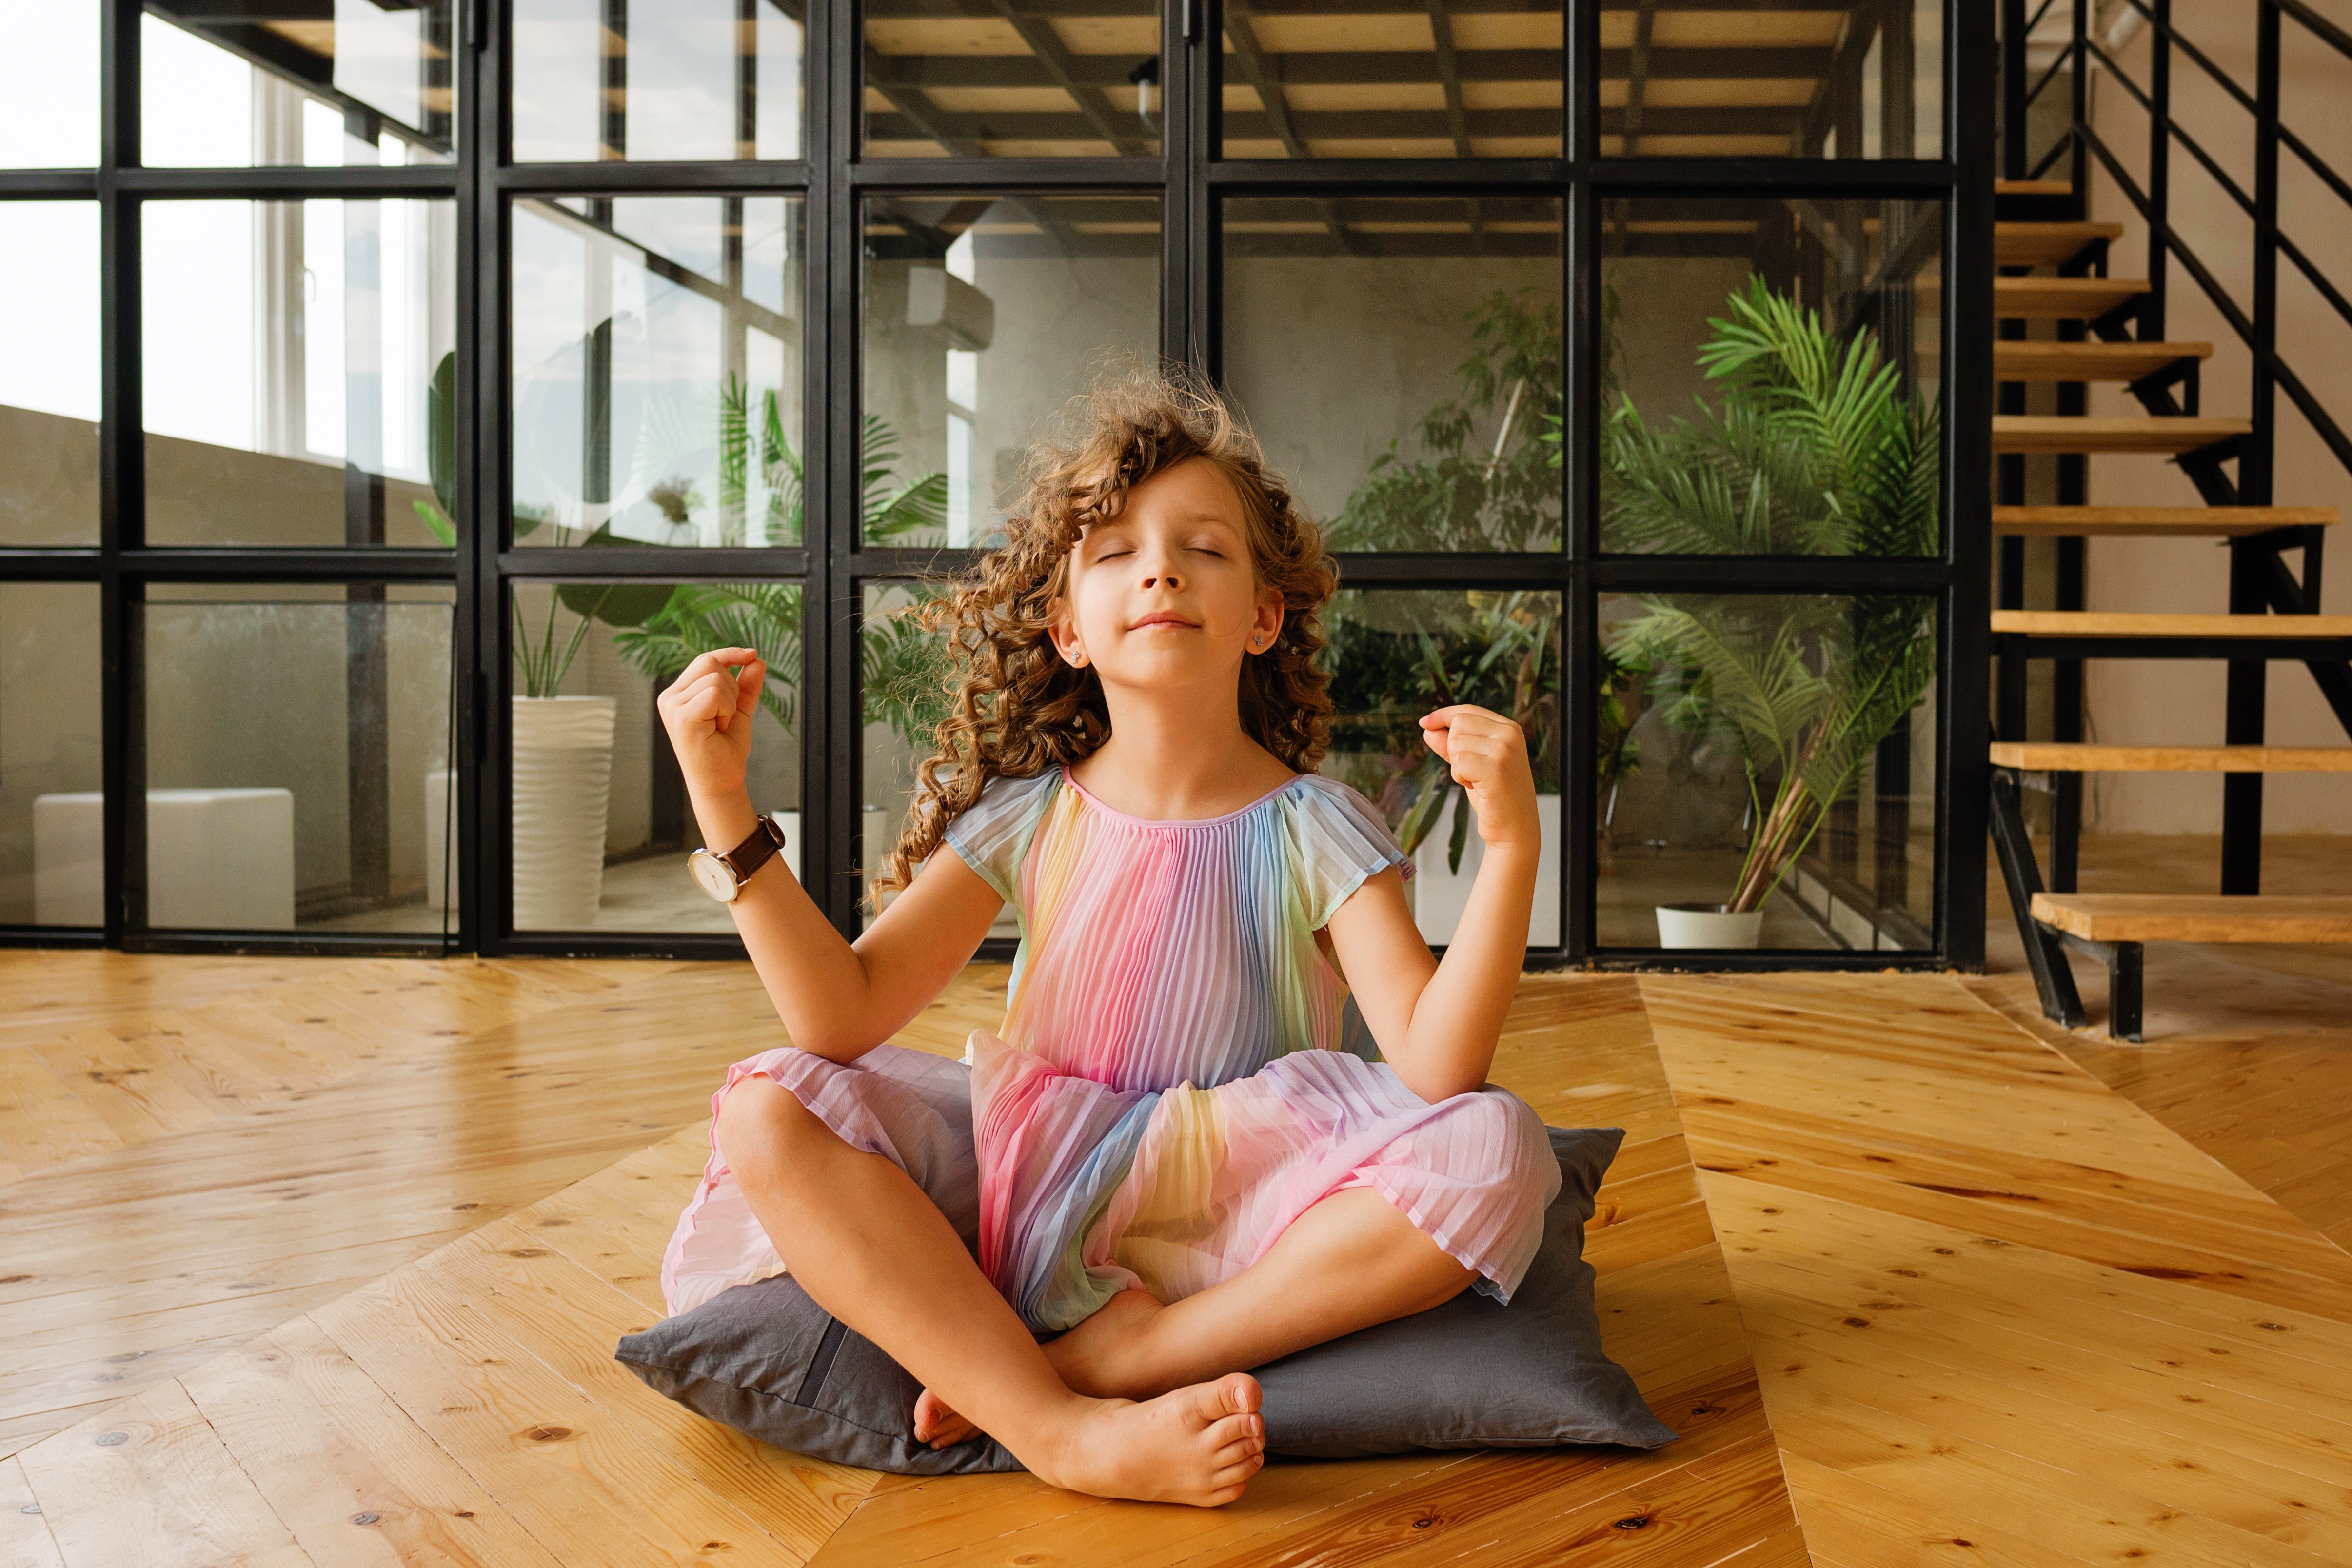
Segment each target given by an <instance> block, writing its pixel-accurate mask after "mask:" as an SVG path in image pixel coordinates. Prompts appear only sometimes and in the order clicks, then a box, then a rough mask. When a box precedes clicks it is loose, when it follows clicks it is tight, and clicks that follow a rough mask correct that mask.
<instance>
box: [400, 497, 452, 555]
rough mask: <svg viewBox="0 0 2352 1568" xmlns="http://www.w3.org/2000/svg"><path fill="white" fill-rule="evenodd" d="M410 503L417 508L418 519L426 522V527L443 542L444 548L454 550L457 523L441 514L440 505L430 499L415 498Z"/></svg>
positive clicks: (442, 546)
mask: <svg viewBox="0 0 2352 1568" xmlns="http://www.w3.org/2000/svg"><path fill="white" fill-rule="evenodd" d="M408 504H409V505H411V506H413V507H415V509H416V517H417V521H420V522H422V523H424V524H425V528H426V529H428V530H430V531H431V532H432V534H433V537H434V538H436V539H437V540H439V541H440V542H441V548H442V549H444V550H452V549H455V548H456V547H457V524H456V523H454V522H451V521H449V520H448V519H447V518H446V517H444V516H443V515H441V509H440V508H439V507H437V506H435V505H434V504H433V503H432V502H431V501H429V500H415V501H411V502H409V503H408Z"/></svg>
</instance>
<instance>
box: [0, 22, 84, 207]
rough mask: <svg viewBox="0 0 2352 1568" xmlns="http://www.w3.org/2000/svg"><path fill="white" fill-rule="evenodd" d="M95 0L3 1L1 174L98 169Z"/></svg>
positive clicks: (0, 129)
mask: <svg viewBox="0 0 2352 1568" xmlns="http://www.w3.org/2000/svg"><path fill="white" fill-rule="evenodd" d="M98 17H99V10H98V0H0V38H6V39H7V40H8V49H7V52H6V53H5V55H0V168H9V169H77V168H88V167H89V166H90V165H91V164H93V163H97V162H98V80H99V63H98V36H99V27H98Z"/></svg>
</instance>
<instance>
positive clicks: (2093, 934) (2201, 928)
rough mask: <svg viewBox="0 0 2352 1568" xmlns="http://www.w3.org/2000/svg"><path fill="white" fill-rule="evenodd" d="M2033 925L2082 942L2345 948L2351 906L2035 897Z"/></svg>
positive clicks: (2203, 898)
mask: <svg viewBox="0 0 2352 1568" xmlns="http://www.w3.org/2000/svg"><path fill="white" fill-rule="evenodd" d="M2033 918H2034V919H2035V920H2037V921H2041V922H2042V924H2044V925H2046V926H2050V927H2052V928H2053V929H2055V930H2058V931H2065V932H2067V933H2068V934H2070V935H2073V936H2079V937H2081V938H2083V939H2084V941H2086V942H2352V899H2330V898H2302V897H2278V896H2270V895H2264V896H2260V897H2255V896H2246V897H2238V898H2230V897H2224V896H2221V895H2219V894H2210V893H2200V894H2184V893H2036V894H2034V895H2033Z"/></svg>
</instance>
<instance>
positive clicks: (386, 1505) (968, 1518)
mask: <svg viewBox="0 0 2352 1568" xmlns="http://www.w3.org/2000/svg"><path fill="white" fill-rule="evenodd" d="M1002 984H1003V971H1001V970H997V971H994V972H989V971H984V970H975V971H974V972H972V975H971V978H970V979H969V980H968V982H967V984H965V985H964V986H962V987H961V988H960V992H959V994H956V995H954V996H951V997H950V998H946V999H943V1001H942V1004H941V1005H938V1006H935V1007H934V1009H932V1011H931V1013H930V1014H929V1015H927V1016H926V1017H925V1018H924V1019H923V1020H921V1021H919V1024H918V1025H917V1026H915V1027H914V1028H912V1029H910V1030H909V1031H908V1033H907V1034H906V1035H904V1036H902V1037H901V1038H902V1040H904V1041H906V1042H907V1043H909V1044H914V1045H918V1046H922V1047H928V1048H934V1049H940V1050H953V1049H957V1048H960V1046H961V1036H962V1034H963V1032H964V1030H965V1029H966V1028H968V1027H969V1026H970V1025H971V1023H972V1022H984V1023H992V1022H994V1021H995V1011H996V1008H997V1006H998V998H999V997H1000V996H1001V990H1000V989H999V988H1001V986H1002ZM704 1028H705V1029H708V1028H709V1026H708V1025H707V1024H706V1025H705V1026H704ZM669 1037H670V1038H671V1039H675V1038H677V1032H676V1031H672V1032H671V1033H670V1035H669ZM708 1076H709V1078H710V1079H713V1080H715V1078H716V1076H717V1075H716V1073H715V1071H713V1072H712V1073H710V1074H709V1075H708ZM1496 1076H1497V1078H1498V1079H1500V1080H1501V1081H1505V1082H1508V1083H1511V1084H1512V1085H1513V1086H1514V1087H1516V1088H1517V1089H1519V1090H1520V1092H1522V1093H1524V1094H1526V1095H1528V1098H1529V1099H1530V1100H1532V1101H1533V1102H1534V1103H1535V1104H1536V1105H1537V1107H1538V1110H1542V1111H1543V1112H1544V1113H1545V1114H1546V1115H1547V1116H1548V1117H1549V1118H1550V1119H1551V1120H1554V1121H1572V1122H1577V1123H1580V1124H1611V1125H1623V1126H1625V1127H1626V1128H1627V1129H1628V1131H1629V1132H1630V1134H1631V1136H1630V1137H1629V1139H1628V1142H1627V1146H1626V1148H1625V1150H1624V1152H1622V1154H1621V1155H1620V1157H1619V1161H1618V1163H1617V1165H1616V1166H1615V1168H1614V1169H1613V1170H1612V1173H1611V1181H1610V1184H1609V1185H1608V1186H1607V1187H1606V1188H1604V1190H1603V1192H1602V1194H1601V1213H1600V1215H1598V1216H1597V1217H1596V1222H1595V1224H1594V1226H1593V1227H1592V1233H1591V1241H1590V1244H1589V1256H1591V1258H1592V1259H1593V1261H1594V1263H1595V1265H1596V1267H1597V1268H1599V1269H1600V1270H1601V1308H1602V1310H1603V1313H1604V1314H1605V1321H1606V1324H1607V1332H1608V1338H1609V1344H1610V1347H1611V1349H1612V1352H1614V1353H1615V1354H1616V1355H1618V1356H1619V1357H1620V1358H1621V1359H1622V1361H1623V1362H1624V1363H1625V1364H1626V1365H1627V1366H1628V1367H1629V1368H1630V1369H1631V1370H1632V1371H1633V1373H1634V1374H1635V1376H1636V1377H1637V1379H1638V1380H1639V1381H1640V1382H1641V1384H1642V1386H1643V1390H1644V1392H1645V1393H1646V1394H1648V1395H1649V1396H1650V1397H1651V1399H1652V1402H1653V1404H1654V1405H1655V1406H1656V1408H1657V1409H1658V1410H1659V1411H1660V1413H1661V1414H1662V1415H1664V1417H1665V1418H1666V1419H1667V1420H1668V1421H1669V1423H1670V1424H1671V1425H1673V1426H1675V1427H1676V1428H1677V1430H1679V1431H1680V1432H1681V1433H1682V1434H1683V1437H1682V1439H1681V1440H1680V1441H1678V1442H1677V1443H1675V1444H1673V1445H1671V1446H1670V1447H1667V1448H1665V1449H1664V1450H1661V1451H1659V1452H1657V1453H1655V1454H1650V1455H1638V1456H1635V1455H1626V1454H1621V1453H1617V1452H1614V1451H1610V1452H1600V1451H1591V1450H1570V1451H1545V1452H1539V1453H1517V1454H1450V1455H1427V1456H1416V1457H1411V1458H1395V1459H1384V1460H1372V1461H1356V1462H1350V1463H1344V1464H1282V1465H1278V1466H1276V1467H1274V1468H1270V1469H1269V1470H1268V1471H1267V1472H1266V1473H1265V1476H1263V1477H1262V1478H1261V1479H1260V1480H1259V1481H1258V1482H1256V1483H1255V1485H1254V1486H1253V1487H1252V1489H1251V1491H1250V1493H1249V1495H1248V1496H1247V1497H1246V1498H1245V1499H1244V1500H1243V1501H1242V1502H1240V1503H1238V1504H1235V1505H1234V1506H1232V1507H1229V1508H1226V1509H1223V1510H1217V1511H1215V1512H1213V1513H1209V1512H1196V1511H1192V1510H1176V1509H1170V1508H1164V1507H1154V1506H1150V1505H1141V1504H1117V1503H1106V1502H1102V1501H1099V1500H1091V1499H1085V1498H1077V1497H1073V1496H1072V1495H1070V1494H1067V1493H1063V1492H1057V1491H1054V1490H1051V1489H1047V1488H1045V1487H1043V1486H1041V1485H1039V1484H1038V1483H1036V1482H1035V1481H1034V1480H1033V1479H1030V1478H1028V1477H1025V1476H1009V1477H978V1478H958V1479H949V1480H937V1481H923V1482H918V1481H910V1480H904V1479H895V1478H882V1477H877V1476H876V1475H873V1474H872V1473H870V1472H864V1471H852V1470H845V1469H842V1468H836V1467H832V1466H827V1465H823V1464H818V1463H815V1462H814V1461H810V1460H807V1459H803V1458H800V1457H798V1456H794V1455H791V1454H786V1453H782V1452H781V1451H778V1450H775V1449H772V1448H767V1447H762V1446H761V1445H759V1444H756V1443H753V1442H751V1441H750V1440H748V1439H745V1438H742V1437H740V1436H736V1435H735V1434H733V1433H730V1432H729V1431H728V1430H726V1429H725V1428H723V1427H719V1426H715V1425H713V1424H711V1423H709V1422H706V1421H703V1420H701V1419H699V1418H698V1417H696V1416H693V1415H689V1414H688V1413H687V1412H686V1411H684V1410H683V1409H681V1408H679V1407H678V1406H676V1405H671V1404H669V1403H668V1402H667V1401H665V1400H663V1399H660V1398H658V1397H657V1396H656V1395H654V1394H651V1393H650V1392H649V1391H647V1390H646V1389H645V1388H644V1387H643V1386H642V1385H641V1384H638V1383H637V1382H636V1381H635V1378H634V1377H632V1376H631V1375H630V1374H629V1373H627V1372H626V1371H625V1369H623V1368H622V1367H620V1366H619V1365H618V1364H617V1363H614V1361H613V1360H612V1345H613V1342H614V1340H615V1339H617V1338H618V1337H619V1336H620V1335H621V1334H623V1333H625V1332H628V1331H632V1330H633V1329H635V1328H639V1327H642V1326H643V1325H645V1324H646V1323H647V1322H649V1321H652V1320H653V1319H654V1318H655V1317H656V1316H657V1315H658V1313H659V1311H660V1305H661V1304H660V1299H659V1294H658V1290H657V1288H656V1281H655V1278H654V1276H655V1266H656V1262H657V1260H658V1256H659V1251H660V1247H661V1245H662V1242H663V1241H664V1240H665V1239H666V1238H667V1235H668V1232H669V1228H670V1226H671V1223H672V1222H673V1221H674V1220H675V1218H676V1215H677V1209H678V1207H679V1205H681V1203H682V1202H683V1201H684V1198H685V1196H686V1194H687V1193H688V1191H689V1190H690V1187H691V1184H692V1181H693V1179H694V1176H695V1173H697V1172H698V1169H699V1167H700V1164H701V1161H702V1158H703V1154H704V1152H705V1151H706V1150H707V1148H708V1130H707V1123H706V1122H702V1121H698V1122H695V1123H693V1124H691V1125H689V1126H688V1127H686V1128H684V1129H683V1130H681V1131H677V1132H676V1133H674V1134H672V1135H671V1136H669V1137H667V1138H665V1139H663V1140H662V1141H660V1142H657V1143H656V1144H654V1145H653V1146H652V1147H650V1148H648V1149H645V1150H643V1151H641V1152H638V1153H635V1154H633V1155H630V1156H628V1157H627V1158H625V1159H623V1160H621V1161H619V1162H617V1163H613V1164H611V1165H610V1166H608V1167H607V1168H606V1169H604V1170H602V1171H600V1172H598V1173H595V1174H593V1175H592V1176H590V1177H588V1178H587V1179H585V1180H583V1181H580V1182H577V1183H575V1184H571V1185H569V1186H566V1187H564V1188H563V1189H562V1190H561V1191H559V1192H556V1193H555V1194H552V1195H551V1196H549V1197H547V1198H544V1199H542V1200H541V1201H539V1202H536V1203H531V1204H528V1205H522V1206H520V1207H518V1208H516V1209H515V1210H514V1211H513V1212H511V1213H509V1214H507V1215H503V1216H502V1217H499V1218H498V1219H496V1220H493V1221H491V1222H489V1223H487V1224H482V1225H480V1226H478V1228H476V1229H474V1230H473V1231H472V1232H471V1233H470V1234H468V1235H467V1236H466V1237H462V1238H461V1239H458V1240H457V1241H454V1242H451V1243H448V1244H447V1245H445V1246H442V1247H438V1248H436V1249H435V1250H433V1251H431V1252H429V1253H426V1254H425V1256H423V1257H421V1258H416V1259H415V1260H413V1261H411V1262H408V1263H406V1264H404V1265H403V1266H400V1267H397V1268H392V1269H391V1270H389V1271H388V1272H386V1273H384V1274H383V1277H382V1278H381V1279H376V1280H374V1281H373V1282H372V1283H370V1284H368V1285H366V1286H364V1287H362V1288H361V1289H357V1290H352V1291H350V1292H348V1293H344V1294H341V1295H339V1296H338V1297H337V1299H335V1300H331V1301H324V1302H319V1303H315V1304H309V1305H306V1306H305V1307H304V1309H303V1310H299V1312H297V1313H295V1314H293V1315H290V1316H289V1318H288V1319H287V1320H286V1321H284V1322H282V1323H281V1324H280V1325H279V1326H278V1327H277V1328H275V1329H274V1330H272V1331H269V1332H268V1333H266V1334H264V1335H262V1336H261V1337H260V1338H258V1339H254V1340H250V1341H247V1342H243V1343H240V1344H238V1345H237V1346H236V1347H235V1348H233V1349H230V1350H227V1351H226V1352H222V1353H218V1354H215V1355H213V1356H211V1357H210V1358H209V1359H206V1360H205V1361H203V1362H202V1363H198V1364H194V1365H190V1366H185V1367H183V1368H180V1369H177V1370H176V1372H175V1373H174V1374H173V1375H171V1376H168V1377H166V1378H163V1379H160V1380H158V1381H156V1382H155V1383H153V1384H152V1386H150V1387H148V1388H146V1389H145V1390H143V1391H142V1392H141V1393H140V1394H136V1395H134V1396H132V1397H131V1398H129V1399H126V1400H122V1401H121V1402H119V1403H116V1404H113V1405H108V1406H107V1407H105V1408H103V1409H100V1410H98V1411H96V1412H94V1413H92V1414H90V1415H89V1416H88V1417H87V1418H85V1419H83V1420H81V1421H80V1422H79V1423H78V1424H77V1425H75V1426H71V1427H69V1428H68V1429H67V1430H65V1431H62V1432H59V1433H58V1434H56V1435H55V1436H50V1437H48V1438H47V1439H45V1440H43V1441H40V1442H37V1443H34V1444H32V1445H30V1446H29V1447H26V1448H25V1449H24V1450H23V1451H22V1452H21V1453H19V1454H17V1455H16V1458H15V1459H14V1460H13V1461H11V1462H10V1463H11V1466H12V1468H6V1469H0V1491H5V1493H6V1495H8V1496H21V1497H23V1498H25V1499H26V1500H27V1501H28V1502H29V1503H30V1504H32V1505H34V1506H37V1508H38V1509H39V1510H40V1511H39V1513H38V1514H37V1515H31V1516H26V1515H23V1514H21V1513H19V1514H16V1515H15V1516H13V1517H11V1518H10V1520H9V1522H8V1524H7V1525H6V1526H0V1528H8V1529H13V1530H14V1531H16V1535H17V1536H18V1537H23V1538H26V1539H35V1536H34V1532H33V1531H31V1529H30V1527H29V1526H27V1525H26V1523H25V1522H24V1521H25V1520H26V1519H27V1518H32V1519H37V1520H38V1521H40V1522H41V1525H42V1527H43V1529H44V1531H46V1534H45V1535H42V1536H39V1537H38V1538H37V1544H38V1549H40V1550H47V1551H48V1552H52V1553H53V1557H52V1558H51V1559H50V1560H54V1561H61V1562H62V1563H66V1564H68V1568H79V1565H80V1564H84V1563H90V1564H98V1563H108V1564H111V1563H123V1562H139V1563H214V1562H221V1561H236V1562H261V1563H279V1562H283V1563H302V1562H306V1561H308V1562H318V1563H341V1562H346V1561H349V1562H386V1563H389V1562H398V1561H434V1562H447V1563H564V1564H573V1563H627V1564H632V1565H635V1564H644V1563H718V1562H725V1563H793V1564H800V1563H812V1562H813V1563H818V1564H822V1565H824V1568H840V1565H843V1564H852V1563H892V1564H896V1563H914V1562H923V1563H963V1562H987V1563H1003V1562H1018V1563H1098V1562H1104V1561H1108V1560H1111V1559H1113V1558H1116V1559H1118V1560H1119V1561H1121V1562H1122V1563H1136V1564H1143V1563H1180V1562H1181V1563H1197V1564H1209V1563H1267V1562H1275V1561H1286V1562H1301V1561H1308V1560H1312V1561H1318V1562H1341V1561H1344V1562H1349V1563H1391V1562H1392V1563H1422V1562H1434V1561H1439V1560H1444V1561H1449V1562H1450V1561H1462V1562H1469V1563H1497V1564H1499V1563H1576V1562H1599V1561H1607V1562H1611V1563H1618V1562H1622V1563H1658V1564H1667V1563H1672V1564H1677V1565H1679V1564H1685V1563H1688V1564H1700V1563H1732V1562H1736V1563H1739V1564H1740V1565H1741V1568H1771V1565H1776V1564H1782V1563H1788V1564H1798V1563H1805V1562H1806V1561H1807V1560H1808V1559H1807V1556H1806V1553H1805V1551H1804V1546H1803V1543H1802V1541H1801V1537H1800V1536H1799V1534H1798V1533H1797V1530H1796V1522H1795V1517H1794V1515H1793V1513H1792V1511H1791V1510H1790V1504H1789V1500H1788V1496H1787V1492H1786V1489H1785V1487H1784V1484H1783V1481H1782V1479H1781V1472H1780V1458H1779V1454H1778V1451H1777V1448H1776V1447H1775V1445H1774V1443H1773V1440H1772V1436H1771V1434H1770V1432H1769V1429H1768V1427H1767V1426H1766V1425H1765V1422H1764V1418H1763V1413H1762V1407H1761V1402H1760V1398H1759V1393H1758V1390H1757V1386H1756V1378H1755V1373H1754V1369H1753V1367H1752V1365H1751V1363H1749V1360H1748V1353H1747V1350H1746V1347H1745V1344H1744V1342H1743V1340H1742V1338H1741V1334H1740V1331H1739V1326H1738V1315H1737V1312H1736V1311H1735V1310H1734V1308H1733V1306H1732V1303H1731V1299H1730V1292H1729V1288H1728V1280H1727V1277H1726V1274H1725V1271H1724V1266H1723V1258H1722V1255H1721V1252H1720V1249H1719V1248H1718V1247H1717V1244H1716V1241H1715V1237H1714V1234H1713V1232H1712V1230H1711V1229H1710V1228H1709V1226H1708V1224H1707V1220H1706V1212H1705V1210H1704V1208H1703V1206H1702V1205H1701V1204H1700V1202H1699V1197H1698V1189H1697V1185H1696V1173H1694V1171H1693V1170H1692V1168H1691V1165H1690V1163H1689V1159H1688V1156H1687V1153H1686V1152H1685V1145H1684V1142H1683V1139H1682V1136H1681V1130H1680V1126H1679V1123H1678V1121H1677V1120H1676V1117H1675V1109H1674V1105H1673V1102H1672V1097H1671V1095H1670V1093H1669V1091H1668V1089H1667V1087H1666V1084H1665V1081H1664V1076H1663V1074H1662V1072H1661V1070H1660V1068H1659V1063H1658V1058H1657V1053H1656V1050H1655V1047H1654V1045H1653V1043H1652V1041H1651V1039H1650V1036H1649V1028H1648V1024H1647V1020H1646V1019H1645V1017H1644V1016H1643V1011H1642V1007H1641V1003H1640V998H1639V995H1638V994H1637V992H1636V989H1635V986H1634V984H1633V982H1631V981H1628V980H1581V979H1552V980H1533V981H1530V982H1529V984H1528V986H1527V987H1526V989H1525V990H1524V991H1523V993H1522V994H1521V998H1520V1000H1519V1003H1518V1004H1517V1007H1516V1008H1515V1009H1514V1011H1513V1014H1512V1016H1511V1022H1510V1027H1509V1032H1508V1034H1507V1038H1506V1040H1505V1042H1504V1046H1503V1050H1502V1053H1501V1055H1500V1057H1499V1058H1498V1063H1497V1068H1496ZM703 1087H704V1091H705V1092H706V1093H707V1092H708V1088H709V1084H708V1083H706V1084H705V1085H704V1086H703ZM12 1544H13V1543H12ZM30 1560H32V1561H41V1560H43V1559H41V1558H38V1557H34V1558H31V1559H30Z"/></svg>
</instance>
